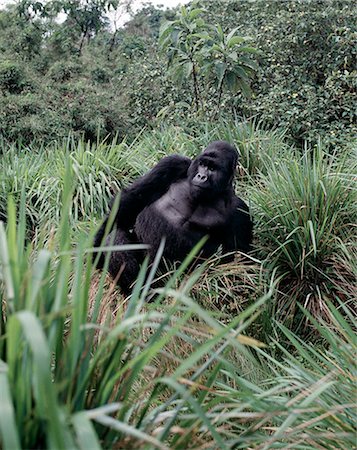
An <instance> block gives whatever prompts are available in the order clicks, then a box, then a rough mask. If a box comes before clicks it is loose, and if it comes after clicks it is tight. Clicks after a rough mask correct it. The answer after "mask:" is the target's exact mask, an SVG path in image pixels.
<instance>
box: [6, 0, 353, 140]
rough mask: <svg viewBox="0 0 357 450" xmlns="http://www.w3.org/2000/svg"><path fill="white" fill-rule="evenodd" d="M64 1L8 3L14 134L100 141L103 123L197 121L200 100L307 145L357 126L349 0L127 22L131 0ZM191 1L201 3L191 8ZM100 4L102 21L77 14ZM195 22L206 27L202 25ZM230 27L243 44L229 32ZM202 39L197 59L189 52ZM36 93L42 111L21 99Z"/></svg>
mask: <svg viewBox="0 0 357 450" xmlns="http://www.w3.org/2000/svg"><path fill="white" fill-rule="evenodd" d="M67 3H68V2H67ZM67 3H66V2H64V1H60V2H47V3H46V4H44V3H43V2H31V1H22V2H20V3H19V4H18V5H17V6H16V5H15V6H12V7H10V6H9V7H8V8H7V9H5V10H1V11H0V50H1V53H2V58H1V61H0V64H1V65H2V67H4V65H5V69H6V70H5V73H4V74H3V77H5V79H6V80H13V81H11V82H10V81H9V82H8V81H6V82H5V81H4V78H2V84H1V89H0V115H1V117H2V118H3V119H4V120H1V122H0V123H1V130H0V133H1V135H2V136H3V137H4V138H6V139H8V140H10V141H16V140H18V138H20V137H21V139H22V141H23V142H26V143H30V142H31V140H32V139H34V138H35V139H40V140H43V141H46V142H49V141H51V140H53V139H61V138H63V137H65V136H67V135H68V133H69V132H70V131H71V132H73V133H74V134H75V135H77V136H79V135H81V134H82V135H83V134H84V135H85V136H86V138H88V139H92V140H96V138H97V134H99V136H98V137H99V139H104V138H105V137H106V136H108V135H110V136H111V137H114V136H115V135H116V134H119V135H120V137H121V138H122V137H124V136H126V137H127V138H128V139H129V140H132V139H134V138H135V136H136V135H137V133H138V132H140V130H141V129H142V127H148V128H154V127H156V126H158V124H160V123H161V122H167V123H170V124H173V125H179V126H181V125H182V124H183V123H185V125H186V126H190V127H192V128H193V129H194V128H195V127H196V125H197V124H196V122H197V117H196V112H195V107H191V106H192V105H194V104H195V103H196V106H197V103H198V105H199V109H200V112H202V111H204V112H205V116H206V117H205V119H207V120H209V121H212V122H213V123H215V121H216V120H217V118H218V117H220V118H222V119H225V120H228V121H230V120H231V119H232V118H233V117H242V116H245V117H252V116H254V117H255V118H256V119H257V120H258V121H262V122H263V123H264V124H265V125H266V126H268V127H270V128H273V129H276V128H277V127H279V128H282V129H284V130H287V133H288V135H289V136H290V137H292V138H293V139H294V141H295V142H297V143H298V144H299V145H301V143H302V141H303V140H305V139H307V140H309V141H311V142H314V143H316V142H317V140H318V136H321V137H322V138H323V140H324V142H325V143H326V145H329V146H330V148H331V149H333V148H334V145H335V144H337V145H338V146H339V147H343V142H344V141H351V140H352V139H353V138H354V136H355V126H354V121H355V118H354V116H355V108H354V103H355V91H356V89H355V87H356V71H355V67H354V60H355V57H356V54H355V51H356V50H355V45H354V42H355V26H354V14H353V8H352V0H351V1H350V0H348V1H347V2H346V1H345V2H341V1H340V0H328V2H316V1H304V2H302V1H300V0H288V1H287V2H280V1H277V2H268V3H266V2H265V1H263V0H257V1H255V2H251V1H248V0H243V1H241V2H238V3H237V2H235V1H224V2H223V1H219V0H217V1H215V2H198V3H197V2H196V3H195V5H196V6H194V7H192V8H190V7H186V8H184V9H183V10H178V11H172V10H167V11H163V10H162V9H157V8H156V9H155V8H153V7H145V8H144V9H143V10H141V11H139V12H138V13H137V14H134V16H133V17H132V19H131V20H130V21H129V22H128V23H127V24H126V25H125V26H124V27H123V28H119V26H118V24H119V19H120V15H121V14H122V13H123V12H125V9H126V8H127V6H128V4H129V6H130V1H129V2H128V1H127V0H123V1H120V2H119V3H118V4H114V3H113V4H110V5H109V3H108V2H107V3H106V4H104V3H103V4H102V3H100V4H98V5H97V4H96V3H95V2H94V3H93V2H87V3H86V5H84V4H83V5H80V4H79V3H78V2H77V3H76V2H72V3H71V2H70V3H71V8H72V9H71V11H72V12H71V13H70V11H69V10H68V16H66V17H67V19H66V20H64V21H61V22H59V21H58V20H57V19H56V17H57V12H56V11H59V10H61V11H64V9H65V8H66V5H67ZM68 5H69V4H68ZM68 5H67V6H68ZM82 6H83V8H82ZM97 6H98V8H99V9H100V11H99V10H98V11H99V12H100V18H99V19H98V20H99V22H98V21H97V22H96V19H95V18H98V17H99V16H97V15H96V14H97V13H96V12H95V11H94V10H95V8H97ZM77 7H78V8H77ZM108 8H110V9H112V8H114V10H115V15H114V17H115V20H114V22H113V26H114V29H110V28H108V26H107V23H106V20H105V18H104V15H103V14H106V12H107V11H108ZM115 8H117V9H115ZM182 11H186V12H185V14H186V16H187V17H186V18H185V19H184V18H183V16H182ZM190 11H199V14H198V15H195V14H196V13H194V15H193V17H192V18H191V19H190V18H189V14H190ZM92 12H93V20H94V19H95V20H94V22H95V23H97V25H98V26H97V25H95V26H94V22H93V24H90V26H89V28H88V30H87V31H85V28H86V26H85V27H84V28H83V30H84V31H81V27H80V26H79V25H78V26H77V25H75V19H74V18H73V17H72V16H71V17H70V15H71V14H72V13H73V14H77V13H78V15H79V16H81V17H82V16H83V17H82V18H83V19H84V16H85V17H87V19H88V17H89V18H90V17H91V14H92ZM94 16H95V17H94ZM88 20H89V19H88ZM164 20H166V21H168V23H169V24H168V25H167V28H162V30H163V35H162V39H161V40H162V41H165V42H166V41H167V42H166V43H167V44H168V46H167V47H166V50H167V51H168V56H169V57H170V58H171V57H173V56H174V55H175V60H173V61H172V62H173V65H171V68H170V70H167V64H166V63H167V60H166V58H165V56H164V55H162V54H161V53H160V52H159V43H158V30H159V26H160V25H163V22H164ZM83 23H84V22H83ZM219 23H221V24H224V27H223V26H222V29H221V28H220V27H219V25H218V24H219ZM197 24H198V25H197ZM92 25H93V27H94V28H93V27H92ZM187 25H189V26H190V27H191V28H192V27H193V26H196V28H197V26H198V28H197V29H196V31H198V33H195V32H194V31H192V30H191V31H190V28H189V27H187ZM91 27H92V28H91ZM177 27H178V28H177ZM180 27H181V28H180ZM185 27H186V28H185ZM170 30H171V31H172V33H171V31H170ZM174 30H176V31H174ZM180 30H181V31H180ZM233 30H235V31H234V34H233V35H230V42H233V43H234V45H233V44H228V41H227V38H228V36H229V33H230V32H231V31H232V32H233ZM177 32H179V33H181V34H180V40H179V41H177V42H175V39H176V38H177V37H178V35H177ZM84 36H86V37H84ZM187 36H191V38H190V39H189V40H187V39H186V38H187ZM245 36H252V37H253V39H254V48H256V49H257V50H258V52H257V53H252V52H253V48H252V46H251V43H250V42H249V41H246V40H244V41H242V42H241V44H239V43H238V41H237V40H240V39H243V37H245ZM165 45H166V44H165ZM80 48H81V51H80V53H79V49H80ZM193 49H194V54H193V56H192V57H194V66H193V65H192V62H191V61H190V60H189V54H190V52H192V50H193ZM175 52H176V53H175ZM183 55H186V56H185V57H184V58H183ZM182 58H183V59H182ZM24 61H26V66H25V64H24ZM256 61H258V62H259V68H260V69H259V71H257V70H256V69H257V67H256V66H255V64H254V63H255V62H256ZM193 67H195V71H196V72H197V80H196V82H195V88H196V93H195V90H194V89H193V73H194V71H193ZM10 69H11V70H10ZM172 69H175V70H176V69H177V70H178V69H180V70H178V72H177V74H178V76H179V79H180V80H182V81H186V82H184V83H177V80H176V79H175V80H174V79H173V77H172ZM253 71H254V73H255V74H256V75H255V77H254V78H252V74H253ZM8 77H9V78H8ZM187 81H188V82H187ZM63 82H64V84H65V86H63ZM247 82H249V83H248V84H247ZM4 83H5V85H4ZM6 83H8V84H9V83H10V92H9V91H8V88H7V87H6V86H7V85H6ZM68 84H70V85H71V86H68ZM248 85H250V87H251V91H252V92H250V89H249V86H248ZM79 86H80V92H78V94H77V88H78V87H79ZM242 89H243V90H244V92H245V95H244V94H243V93H242V92H241V90H242ZM68 90H70V92H68ZM29 92H31V94H32V100H31V102H32V103H33V104H35V105H37V107H36V112H29V111H28V110H27V109H26V108H23V107H22V103H23V102H24V100H22V98H23V97H25V96H26V95H27V94H28V93H29ZM8 94H10V95H8ZM247 94H248V95H247ZM249 94H250V95H249ZM77 95H78V99H77ZM196 97H198V98H196ZM195 98H196V100H195ZM73 99H74V101H73ZM83 104H84V106H83V107H82V105H83ZM72 105H74V106H73V108H72ZM79 111H80V112H79ZM77 116H78V120H77ZM79 116H80V117H79ZM200 120H202V117H201V116H200Z"/></svg>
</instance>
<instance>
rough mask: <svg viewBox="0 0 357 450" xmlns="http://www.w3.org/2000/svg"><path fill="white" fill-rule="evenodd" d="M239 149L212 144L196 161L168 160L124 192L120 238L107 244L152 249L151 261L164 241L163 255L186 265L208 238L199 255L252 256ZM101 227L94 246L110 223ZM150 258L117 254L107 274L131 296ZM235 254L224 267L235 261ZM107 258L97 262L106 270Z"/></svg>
mask: <svg viewBox="0 0 357 450" xmlns="http://www.w3.org/2000/svg"><path fill="white" fill-rule="evenodd" d="M237 161H238V154H237V150H236V149H235V148H234V147H233V146H231V145H230V144H228V142H225V141H216V142H212V143H211V144H210V145H209V146H208V147H207V148H206V149H205V150H204V151H203V152H202V153H201V154H200V155H199V156H198V157H197V158H195V159H194V160H193V161H192V160H191V159H189V158H186V157H184V156H179V155H172V156H167V157H165V158H163V159H161V161H159V163H158V164H157V165H156V166H155V167H154V168H153V169H152V170H150V172H148V173H147V174H146V175H144V176H142V177H141V178H139V179H138V180H136V181H135V182H134V183H133V184H132V185H131V186H129V187H128V188H127V189H124V190H123V191H122V193H121V197H120V203H119V208H118V212H117V214H116V217H115V220H114V230H113V231H112V232H111V233H115V236H112V235H111V234H109V236H108V237H106V238H105V241H104V242H103V245H109V244H110V243H113V245H122V244H137V243H144V244H149V245H150V249H149V250H148V252H149V258H150V260H151V261H152V260H153V258H154V257H155V254H156V252H157V250H158V247H159V245H160V242H161V240H162V238H163V237H165V238H166V243H165V249H164V253H163V256H164V258H165V259H166V261H168V262H175V261H183V259H184V258H185V257H186V256H187V254H188V253H189V252H190V251H191V250H192V248H193V247H194V245H195V244H197V242H199V241H200V240H201V239H202V238H203V237H204V236H208V240H207V241H206V243H205V244H204V246H203V248H202V250H201V254H200V256H201V257H203V258H208V257H209V256H211V255H213V254H214V252H216V251H217V249H218V248H219V247H220V246H222V252H223V253H227V252H233V251H235V250H241V251H243V252H247V251H248V250H249V247H250V244H251V241H252V222H251V219H250V216H249V210H248V206H247V205H246V204H245V203H244V202H243V200H241V199H240V198H239V197H237V196H236V195H235V194H234V190H233V176H234V172H235V168H236V165H237ZM108 217H109V216H107V217H106V218H105V220H104V221H103V223H102V225H101V227H100V228H99V230H98V232H97V234H96V236H95V239H94V246H95V247H98V246H100V245H101V243H102V241H103V238H104V234H105V229H106V225H107V221H108ZM144 256H145V254H143V252H139V251H115V252H113V253H112V254H111V255H110V260H109V267H108V270H109V272H110V274H111V275H112V277H113V278H116V277H117V275H118V273H119V272H121V274H120V276H119V278H118V284H119V286H120V287H121V288H122V290H123V292H124V293H125V294H128V293H130V291H131V286H132V284H133V282H134V281H135V279H136V277H137V275H138V272H139V268H140V264H141V263H142V261H143V258H144ZM233 258H234V255H233V254H230V255H227V256H226V257H225V258H224V261H225V262H228V261H231V260H233ZM103 264H104V256H103V255H102V254H101V255H100V257H99V261H98V262H97V267H98V268H103Z"/></svg>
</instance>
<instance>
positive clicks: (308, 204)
mask: <svg viewBox="0 0 357 450" xmlns="http://www.w3.org/2000/svg"><path fill="white" fill-rule="evenodd" d="M265 164H266V165H267V167H268V170H266V172H265V174H264V175H262V176H260V177H259V178H258V179H255V180H254V183H253V184H252V186H251V188H250V191H251V196H252V203H253V205H254V213H253V215H254V218H255V220H256V225H257V227H258V229H259V244H258V248H259V252H260V256H261V257H262V258H263V260H264V264H265V266H266V267H267V268H269V273H272V272H273V271H277V275H278V276H279V277H280V284H279V291H280V294H282V295H280V298H279V299H278V301H277V302H276V304H275V305H274V306H273V308H274V310H275V313H273V314H274V316H277V317H278V318H279V320H284V321H287V323H288V324H289V326H290V327H291V326H293V325H292V324H294V326H295V327H296V326H297V325H298V320H300V319H301V317H300V319H299V317H297V315H299V314H298V313H299V310H298V308H297V302H300V303H301V304H303V305H304V306H305V307H306V309H307V310H309V311H310V312H311V313H312V314H313V315H314V316H315V317H325V319H326V320H327V318H328V317H327V316H328V307H327V304H326V299H330V300H331V301H333V300H334V298H335V295H336V276H337V273H338V270H336V268H335V265H334V260H335V255H336V254H339V255H340V257H342V259H343V260H345V264H346V263H347V259H346V255H345V256H343V253H341V243H344V244H345V245H347V246H351V247H353V246H354V245H355V233H354V224H355V223H356V220H357V209H356V205H357V197H356V190H355V189H354V173H355V170H356V164H355V163H354V164H353V165H352V166H349V167H348V168H347V167H346V162H345V160H344V158H337V157H336V156H329V155H327V154H326V153H325V152H324V150H323V148H322V146H321V145H319V146H317V147H315V148H312V149H311V150H306V151H305V153H304V154H303V155H302V156H301V157H300V156H299V155H298V154H295V157H292V155H291V154H290V156H288V157H283V158H281V159H280V160H276V158H275V157H274V158H271V157H269V156H266V157H265ZM347 266H348V264H346V267H347ZM354 278H355V274H354V273H353V270H352V269H350V270H348V271H347V273H346V280H345V283H346V284H349V283H353V282H354ZM338 284H339V283H338ZM351 307H352V305H351Z"/></svg>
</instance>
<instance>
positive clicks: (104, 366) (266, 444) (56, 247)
mask: <svg viewBox="0 0 357 450" xmlns="http://www.w3.org/2000/svg"><path fill="white" fill-rule="evenodd" d="M74 173H75V168H74V166H72V165H71V164H70V163H69V164H67V165H66V168H65V170H64V173H63V174H62V176H63V178H62V185H63V187H64V189H63V197H62V207H61V219H60V226H59V228H58V230H57V232H56V233H55V234H53V235H52V236H51V237H50V239H49V240H48V241H47V243H46V244H45V245H46V246H45V248H42V247H41V246H39V245H38V244H36V242H33V243H32V244H30V245H27V244H26V239H25V235H26V227H25V222H26V217H25V205H26V203H25V202H26V197H25V195H24V194H23V195H22V197H21V201H20V206H19V211H18V214H16V210H15V208H14V204H13V201H12V200H10V201H9V204H8V212H7V217H8V222H7V227H6V228H7V229H6V230H5V228H4V226H3V224H2V223H0V280H1V282H0V300H1V304H2V308H1V314H0V357H1V361H0V364H1V366H0V368H1V370H0V385H1V393H2V395H1V406H2V410H3V411H6V413H5V414H3V417H2V420H1V422H0V441H1V445H2V447H3V448H4V450H10V449H11V450H13V449H17V448H54V447H58V448H74V449H76V448H93V449H99V448H113V447H114V446H115V447H119V448H138V447H139V446H143V445H147V446H150V448H158V449H168V448H173V449H180V448H198V447H202V446H203V445H209V446H210V447H212V448H232V447H235V448H247V447H261V448H266V449H270V448H282V447H284V448H285V447H286V445H289V446H291V447H294V448H300V447H303V448H306V449H314V448H318V447H321V446H324V448H329V449H333V448H341V449H346V450H347V449H349V448H351V446H353V443H354V440H355V429H354V424H355V420H356V413H355V408H354V406H355V405H354V404H353V401H352V399H353V398H354V394H355V384H354V379H353V376H354V370H355V360H354V353H355V351H356V350H357V349H356V342H355V335H354V331H353V328H352V327H351V325H350V322H351V321H353V317H352V315H351V313H350V312H349V311H348V309H346V308H344V306H343V305H342V304H340V305H339V307H338V309H336V308H334V307H333V306H332V305H329V306H328V311H329V318H330V322H331V324H332V326H331V324H328V323H325V322H323V321H322V320H321V318H320V319H319V320H318V321H317V320H314V319H313V318H311V317H310V320H311V321H313V322H314V326H315V328H316V330H317V331H318V332H319V333H320V334H321V336H322V337H323V338H324V340H325V341H326V342H327V343H328V347H327V348H326V349H324V348H321V349H317V348H316V346H314V345H311V344H310V343H308V342H305V341H303V340H301V339H299V338H298V337H296V336H295V335H294V334H293V333H291V332H290V331H289V330H288V329H286V328H285V327H283V326H282V325H279V327H280V329H281V332H282V333H284V335H285V337H286V340H287V345H288V347H286V346H285V345H283V344H281V343H279V342H275V345H276V346H277V347H278V348H279V350H280V352H281V354H282V356H280V357H275V356H273V353H272V352H271V350H270V349H269V348H265V347H266V346H264V344H263V343H262V342H259V341H258V340H256V339H254V338H251V337H249V336H247V335H246V333H244V330H245V329H246V327H247V326H248V325H249V324H250V323H251V322H253V321H254V319H255V317H256V315H257V312H256V311H259V309H260V308H261V306H262V305H263V304H264V302H265V301H266V300H267V299H268V298H269V297H270V295H271V292H269V293H268V295H267V296H265V297H263V298H261V299H260V300H259V301H258V302H257V303H256V304H254V305H252V306H250V307H247V308H246V309H245V310H244V312H242V313H241V314H239V315H237V316H235V317H233V318H231V319H230V320H229V321H227V322H226V323H222V322H220V321H219V320H217V319H216V318H214V316H213V314H212V312H211V311H210V310H208V309H206V308H203V307H201V306H200V305H199V304H198V303H197V302H196V301H193V300H192V299H191V297H190V294H189V292H190V289H191V288H192V287H193V286H194V285H195V284H196V282H197V279H198V277H199V276H200V275H201V272H202V269H203V268H201V270H200V271H198V272H196V273H193V274H191V276H190V277H187V278H186V279H184V281H183V282H182V283H181V284H180V285H179V289H177V290H174V289H173V288H172V286H173V285H174V284H175V283H176V282H177V281H178V279H180V277H181V274H182V270H183V269H184V267H181V268H180V269H178V271H177V272H176V273H175V274H174V275H173V277H172V278H171V279H170V280H169V281H168V284H167V285H166V287H165V288H163V289H162V290H159V291H156V297H155V298H154V302H153V303H149V304H148V303H145V299H146V298H148V296H149V298H151V299H152V292H150V290H149V289H150V283H151V281H152V277H153V275H154V272H153V271H154V269H155V266H154V268H153V270H152V271H151V272H150V273H149V276H148V278H145V273H144V271H145V266H144V268H143V270H142V272H141V273H140V275H139V277H138V280H137V286H136V289H135V290H134V292H133V295H132V296H131V298H130V299H127V300H126V301H125V302H124V301H121V300H120V297H119V296H118V294H117V293H115V292H113V291H112V289H111V288H110V287H109V289H108V286H106V284H105V277H104V276H103V275H102V276H100V277H98V278H97V282H96V283H95V284H92V286H91V281H90V280H91V279H92V280H93V279H95V277H94V274H93V273H92V268H91V253H90V250H88V248H89V246H90V240H91V235H90V236H88V234H87V232H85V233H80V234H79V235H78V238H77V240H76V241H77V244H76V245H75V247H74V248H73V249H72V243H71V240H70V232H69V231H70V226H71V225H70V220H69V219H70V215H68V213H69V211H71V208H72V207H71V204H72V203H73V199H72V198H71V197H72V195H71V191H76V186H75V185H74V186H73V185H72V186H71V182H70V180H73V174H74ZM74 184H76V183H74ZM33 246H34V248H33ZM156 263H157V261H156ZM187 264H189V260H187V261H186V262H185V263H184V266H185V265H187ZM144 280H146V281H144ZM92 283H93V281H92ZM271 288H272V289H274V284H273V283H272V285H271ZM111 292H112V293H111ZM113 301H114V302H115V310H113V304H112V302H113ZM341 312H343V314H344V316H345V318H344V317H343V316H342V314H341ZM304 314H306V315H307V316H308V313H307V312H305V313H304ZM250 347H252V348H254V353H255V355H257V356H253V353H252V352H251V351H250Z"/></svg>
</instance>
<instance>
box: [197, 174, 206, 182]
mask: <svg viewBox="0 0 357 450" xmlns="http://www.w3.org/2000/svg"><path fill="white" fill-rule="evenodd" d="M195 178H196V180H197V181H199V182H200V183H204V182H205V181H206V180H207V175H205V174H203V173H198V174H197V175H196V177H195Z"/></svg>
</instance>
